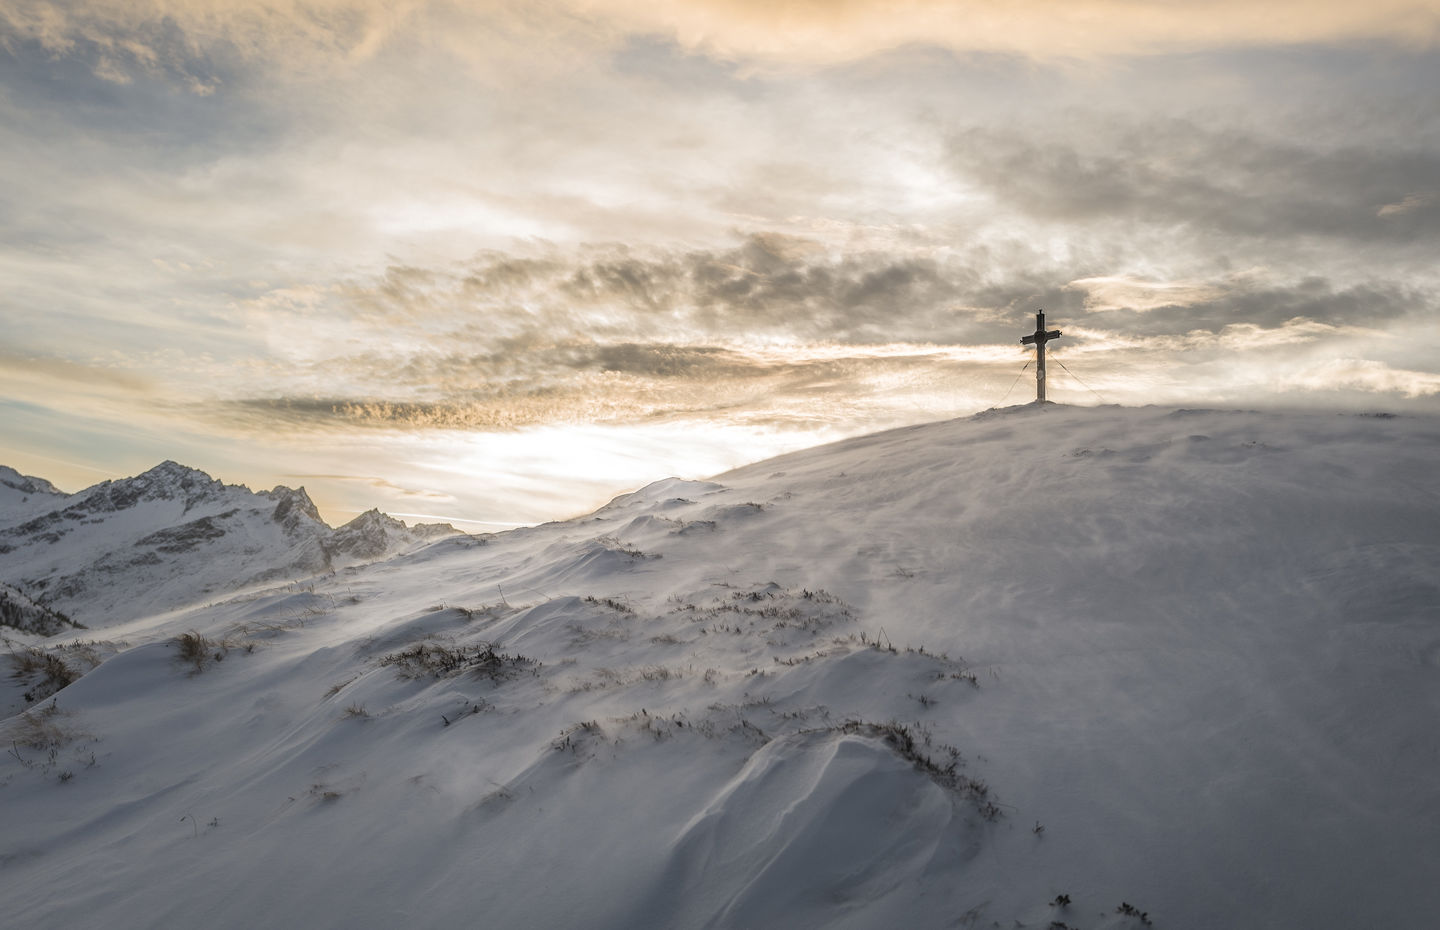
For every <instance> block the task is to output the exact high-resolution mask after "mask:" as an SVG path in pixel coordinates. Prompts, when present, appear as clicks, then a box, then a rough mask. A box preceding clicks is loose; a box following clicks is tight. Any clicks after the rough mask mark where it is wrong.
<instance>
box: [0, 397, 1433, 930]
mask: <svg viewBox="0 0 1440 930" xmlns="http://www.w3.org/2000/svg"><path fill="white" fill-rule="evenodd" d="M1437 459H1440V422H1437V421H1436V420H1434V419H1428V418H1394V417H1359V416H1338V415H1315V414H1309V415H1301V414H1281V413H1254V412H1223V411H1187V410H1173V409H1158V408H1144V409H1118V408H1091V409H1081V408H1067V407H1058V406H1051V407H1045V408H1037V407H1033V406H1026V407H1015V408H1008V409H1005V410H1000V411H991V412H988V413H986V414H981V415H979V416H976V417H972V418H968V419H962V420H954V421H948V422H942V423H935V424H929V425H925V426H919V427H913V428H909V429H903V430H897V431H892V432H888V433H883V434H879V435H875V436H870V437H864V438H860V439H855V440H850V441H847V442H842V443H839V444H835V445H831V446H827V447H822V448H818V449H812V450H808V451H804V452H800V453H796V454H792V455H789V456H784V457H782V458H779V459H775V460H771V461H768V462H764V463H760V464H758V465H754V466H750V467H747V468H743V469H740V470H737V471H734V472H731V473H728V474H725V475H720V476H717V477H715V478H713V479H711V480H709V481H684V480H678V479H667V480H664V481H660V482H657V483H655V484H652V485H650V486H649V487H646V488H644V489H642V490H640V491H637V492H635V493H633V494H629V495H625V496H623V497H621V498H617V499H616V500H615V501H613V502H612V503H611V504H609V505H607V506H606V507H604V508H602V509H601V510H599V511H597V512H596V513H594V514H592V515H589V516H587V517H584V518H580V519H576V520H572V521H568V522H564V523H554V524H547V525H544V526H540V527H533V528H526V529H521V530H516V531H513V532H509V533H504V534H500V535H497V536H493V537H485V538H478V537H469V536H463V535H456V536H450V537H447V538H444V539H439V540H437V541H435V542H433V543H431V544H429V545H427V546H424V547H422V548H418V549H410V550H408V551H405V552H403V553H401V554H400V555H397V556H393V557H390V558H387V559H383V560H381V561H376V562H373V563H369V564H357V565H352V566H349V567H342V568H340V569H338V570H337V571H335V572H334V574H333V575H329V574H327V575H322V576H318V577H315V578H312V579H308V580H305V581H303V582H300V583H293V582H291V583H284V584H276V585H274V586H272V587H268V588H266V587H263V586H262V587H259V588H250V589H248V590H245V591H243V592H239V593H235V594H232V595H228V596H227V595H224V594H223V593H221V592H219V591H213V592H211V593H210V594H208V595H207V600H206V602H204V603H199V604H196V605H195V606H189V607H185V608H182V609H178V610H172V611H170V612H169V613H154V614H153V615H151V614H148V613H147V614H143V615H142V614H138V613H135V614H133V616H132V617H131V619H128V620H125V621H123V622H114V623H112V624H110V625H108V626H107V627H106V628H104V629H100V630H91V631H87V632H85V633H84V634H83V635H84V636H87V637H90V636H93V637H94V639H93V640H91V641H77V640H75V634H74V633H67V634H62V635H60V636H56V637H52V638H51V639H49V640H44V641H39V640H36V641H35V642H36V645H35V646H33V647H32V648H30V649H28V650H26V651H23V652H22V654H21V655H20V656H18V657H17V659H15V660H13V661H14V662H15V664H16V667H17V669H24V674H23V676H22V677H21V678H20V679H18V680H17V681H16V682H15V683H14V689H15V691H16V694H14V695H12V697H11V701H12V704H13V706H15V707H17V709H18V707H20V706H23V704H24V703H25V702H24V701H22V700H21V697H20V695H19V694H18V692H19V690H20V689H21V688H28V689H30V690H29V692H28V693H29V694H30V696H31V697H32V698H35V697H37V696H38V695H37V694H36V692H35V690H34V689H35V688H37V687H40V686H41V685H42V684H43V682H44V680H45V679H46V676H47V675H48V676H51V677H54V675H55V674H57V670H56V669H55V665H56V663H58V664H59V665H61V666H62V667H63V668H64V669H65V670H66V671H67V675H65V676H62V677H69V678H72V679H74V680H73V682H72V683H70V684H68V686H66V687H64V688H63V690H59V691H58V693H56V694H54V695H53V696H51V697H48V698H43V699H40V700H38V701H34V702H32V703H31V706H30V708H29V709H28V710H27V711H25V712H24V713H22V714H17V715H16V716H13V717H11V718H10V719H8V720H6V721H5V722H4V723H3V724H0V727H3V731H4V732H3V733H0V737H3V742H4V743H5V744H7V745H12V743H13V745H12V749H13V751H12V752H10V753H8V754H6V755H4V756H0V809H3V822H4V823H5V825H6V826H5V829H4V831H3V832H0V899H3V900H4V901H5V902H6V905H7V920H9V921H11V922H13V923H14V925H16V926H27V927H30V926H34V927H39V926H64V927H67V928H83V927H113V926H117V925H118V926H165V927H180V926H196V925H205V926H210V927H236V928H240V927H252V926H308V927H335V928H341V927H345V928H354V927H377V928H378V927H393V926H417V927H448V926H488V927H562V926H584V927H591V928H616V930H619V928H633V927H660V926H677V927H679V926H684V927H701V926H706V927H735V928H744V927H786V928H791V927H827V928H828V927H855V928H878V927H902V926H908V927H941V926H962V927H964V926H973V927H994V926H998V927H1003V928H1007V930H1009V928H1014V927H1017V926H1018V927H1036V928H1053V927H1056V926H1057V925H1063V926H1065V927H1070V928H1084V930H1091V928H1118V927H1136V928H1138V927H1141V926H1145V925H1146V924H1147V923H1148V924H1149V925H1151V926H1154V927H1157V928H1196V930H1202V928H1215V927H1247V926H1250V927H1285V928H1288V927H1294V928H1308V927H1314V926H1373V927H1414V926H1425V925H1428V924H1430V923H1432V922H1433V921H1434V920H1435V919H1436V917H1435V915H1436V914H1437V912H1440V885H1437V883H1436V882H1435V881H1434V876H1435V874H1436V869H1437V866H1440V830H1437V824H1440V783H1437V782H1436V780H1435V778H1434V772H1435V771H1436V768H1437V764H1440V730H1437V728H1436V727H1435V725H1434V722H1435V720H1436V715H1437V712H1440V572H1437V571H1436V569H1435V566H1436V565H1437V564H1440V481H1437V478H1436V477H1435V473H1434V467H1433V465H1434V462H1435V461H1437ZM71 535H73V536H76V537H77V538H83V537H84V531H83V527H82V528H77V529H76V530H75V532H74V533H72V534H71ZM44 545H46V544H44V543H41V542H36V541H34V540H32V541H31V542H29V543H27V544H25V545H23V546H19V547H17V548H16V550H15V552H14V553H11V555H12V556H16V557H22V556H23V557H25V558H33V557H34V556H33V553H32V550H33V549H35V548H37V547H43V546H44ZM27 553H29V554H27ZM17 554H18V555H17ZM118 577H125V573H124V571H122V572H120V573H119V575H118ZM206 577H209V576H206ZM131 590H133V589H131ZM193 603H195V602H192V604H193ZM80 606H81V604H80V603H79V602H77V603H76V604H75V605H74V607H75V609H76V610H77V611H78V610H79V609H80ZM81 672H85V674H84V675H83V677H78V678H76V677H75V676H77V675H79V674H80V673H81ZM1142 914H1143V915H1144V916H1143V917H1142V916H1141V915H1142Z"/></svg>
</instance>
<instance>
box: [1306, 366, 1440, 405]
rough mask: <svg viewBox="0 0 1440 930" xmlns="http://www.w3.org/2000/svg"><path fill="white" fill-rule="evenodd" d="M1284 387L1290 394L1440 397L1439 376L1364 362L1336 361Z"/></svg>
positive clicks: (1313, 367) (1312, 369) (1308, 369)
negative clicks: (1350, 392) (1351, 393)
mask: <svg viewBox="0 0 1440 930" xmlns="http://www.w3.org/2000/svg"><path fill="white" fill-rule="evenodd" d="M1282 384H1283V386H1284V387H1285V389H1287V390H1291V391H1306V392H1332V391H1347V390H1348V391H1363V392H1366V393H1371V394H1397V395H1400V396H1402V397H1406V398H1417V397H1433V396H1435V395H1437V394H1440V374H1437V373H1435V372H1431V371H1410V370H1406V369H1399V368H1392V367H1390V366H1389V365H1387V364H1385V363H1384V362H1381V361H1376V360H1374V359H1365V358H1336V359H1329V360H1326V361H1323V362H1321V363H1319V364H1316V365H1310V366H1307V367H1305V368H1302V369H1300V370H1298V371H1293V372H1289V373H1287V374H1286V375H1285V376H1284V378H1283V381H1282Z"/></svg>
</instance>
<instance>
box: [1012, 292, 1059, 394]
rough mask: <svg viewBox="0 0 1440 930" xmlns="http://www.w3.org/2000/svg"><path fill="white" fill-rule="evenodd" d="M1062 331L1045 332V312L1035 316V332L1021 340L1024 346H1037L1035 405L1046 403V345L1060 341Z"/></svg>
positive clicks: (1042, 311)
mask: <svg viewBox="0 0 1440 930" xmlns="http://www.w3.org/2000/svg"><path fill="white" fill-rule="evenodd" d="M1059 338H1060V330H1058V329H1052V330H1050V331H1049V332H1048V333H1047V332H1046V331H1045V311H1044V310H1041V311H1039V312H1038V313H1036V314H1035V332H1033V333H1031V334H1030V335H1028V336H1025V337H1024V338H1022V339H1021V340H1020V344H1021V345H1022V346H1028V345H1033V346H1035V403H1037V404H1043V403H1045V343H1047V342H1049V341H1050V340H1051V339H1059Z"/></svg>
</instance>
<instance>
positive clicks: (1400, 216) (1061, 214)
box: [949, 117, 1440, 249]
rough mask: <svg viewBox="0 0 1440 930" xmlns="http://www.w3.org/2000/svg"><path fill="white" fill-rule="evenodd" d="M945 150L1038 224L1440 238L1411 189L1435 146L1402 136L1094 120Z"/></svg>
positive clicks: (1427, 170) (1436, 215) (1437, 157)
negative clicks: (1363, 137)
mask: <svg viewBox="0 0 1440 930" xmlns="http://www.w3.org/2000/svg"><path fill="white" fill-rule="evenodd" d="M949 153H950V160H951V164H952V166H953V168H954V170H955V172H956V174H957V175H958V176H959V177H960V178H962V179H964V180H966V181H968V182H970V183H973V184H978V185H979V186H980V187H981V188H982V189H983V190H984V191H986V192H987V193H988V194H989V195H990V196H991V197H993V198H994V200H995V202H996V203H997V205H998V206H999V207H1001V208H1002V209H1004V208H1008V209H1012V210H1015V211H1018V212H1019V213H1020V214H1021V215H1024V216H1028V217H1032V218H1035V219H1039V220H1044V221H1058V222H1063V223H1072V224H1092V225H1094V224H1107V225H1111V226H1113V225H1115V224H1128V225H1131V226H1133V227H1137V228H1140V229H1144V228H1150V229H1154V230H1158V231H1161V232H1162V233H1170V232H1171V231H1173V230H1177V229H1178V230H1189V231H1192V232H1193V233H1198V234H1219V235H1224V236H1243V237H1250V238H1256V239H1264V240H1272V239H1276V238H1281V239H1290V240H1293V239H1297V238H1300V237H1323V238H1331V239H1336V240H1348V241H1354V242H1385V243H1388V244H1391V245H1412V246H1413V245H1418V243H1420V242H1424V243H1427V246H1426V248H1432V249H1433V247H1434V244H1435V243H1437V242H1440V210H1434V209H1429V207H1431V206H1433V204H1431V203H1430V202H1428V201H1425V200H1424V199H1423V198H1421V197H1419V196H1417V195H1414V194H1413V193H1411V192H1413V191H1415V190H1417V189H1422V188H1423V187H1424V185H1426V184H1427V183H1432V182H1433V180H1434V178H1436V177H1437V176H1440V152H1436V151H1433V150H1425V149H1422V148H1417V147H1414V146H1413V145H1406V144H1405V143H1403V142H1402V143H1399V144H1397V145H1391V146H1387V147H1384V148H1376V147H1372V146H1362V145H1356V144H1353V143H1348V144H1341V145H1336V146H1333V147H1332V146H1325V145H1315V144H1310V145H1301V144H1299V143H1297V142H1295V141H1292V140H1289V139H1276V138H1270V137H1267V136H1265V135H1262V134H1260V133H1257V132H1254V131H1247V130H1242V129H1236V128H1223V129H1216V128H1211V127H1207V126H1202V125H1201V124H1199V123H1198V122H1195V121H1193V120H1188V119H1180V118H1169V119H1165V118H1151V119H1147V120H1145V121H1143V122H1138V121H1136V122H1132V121H1129V120H1122V119H1119V118H1115V117H1096V118H1095V119H1094V120H1093V122H1092V123H1091V124H1090V125H1088V126H1086V127H1085V131H1084V132H1083V133H1080V132H1074V131H1071V132H1070V134H1069V136H1068V137H1066V136H1061V135H1058V134H1056V133H1053V132H1044V131H1039V130H1035V131H1022V130H1019V129H1014V128H1009V127H1002V126H996V125H992V126H987V127H972V128H968V129H964V130H959V131H957V132H955V133H954V134H953V135H952V136H951V138H950V142H949ZM1391 207H1393V209H1391Z"/></svg>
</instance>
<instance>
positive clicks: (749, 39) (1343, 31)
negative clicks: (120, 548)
mask: <svg viewBox="0 0 1440 930" xmlns="http://www.w3.org/2000/svg"><path fill="white" fill-rule="evenodd" d="M177 31H178V38H177ZM6 34H8V35H9V36H11V37H13V36H19V37H22V38H23V39H25V40H29V41H35V42H38V43H40V44H41V45H43V46H44V47H46V48H48V49H50V50H52V51H57V52H70V51H73V50H75V49H76V48H77V46H80V45H84V46H87V47H88V50H89V53H90V54H92V55H93V56H94V57H95V63H94V68H95V71H96V73H97V74H99V75H100V76H102V77H107V78H109V79H111V80H117V81H125V80H128V72H129V70H130V69H136V70H141V71H152V72H153V71H160V70H171V71H172V72H174V71H179V72H180V73H185V69H184V68H183V67H182V68H176V67H175V62H174V61H173V60H167V59H174V58H176V57H177V56H178V57H181V58H183V57H184V56H187V55H189V56H195V57H199V56H201V55H202V54H203V53H205V52H207V51H209V50H212V49H214V48H217V47H219V46H221V45H223V46H225V47H227V48H228V49H230V50H233V52H235V53H236V54H238V55H240V56H241V57H242V58H254V57H259V58H263V59H265V60H266V61H267V63H270V64H274V65H276V66H278V67H280V68H281V69H283V70H285V71H289V72H292V73H301V74H303V73H307V72H312V71H316V70H319V71H325V70H328V69H330V68H333V67H336V66H345V65H349V64H355V63H360V62H364V61H366V60H369V59H371V58H372V57H374V56H376V55H377V54H379V53H380V52H381V51H382V50H383V49H384V48H385V47H386V46H387V45H388V44H390V43H392V42H394V41H396V40H397V39H398V38H400V37H406V36H422V37H424V38H426V39H427V40H428V41H429V42H431V43H432V44H434V45H436V46H438V47H442V48H445V49H447V50H449V51H451V52H452V53H456V54H459V55H461V56H464V57H468V58H469V59H470V60H472V61H474V62H476V63H477V64H483V63H484V62H486V61H494V55H495V53H496V49H497V48H500V47H503V46H511V47H519V46H525V47H529V48H531V49H532V50H533V49H535V48H537V47H545V46H551V48H550V50H551V51H552V52H554V53H555V54H553V55H551V56H549V58H553V59H554V60H555V62H556V63H557V64H556V67H571V66H573V65H564V62H565V61H566V60H568V59H569V57H570V56H571V55H572V54H573V52H574V50H575V49H576V48H581V47H585V46H589V47H590V48H592V49H593V50H595V51H597V52H599V53H604V51H605V50H606V49H608V48H610V47H612V46H613V45H614V43H615V42H617V41H619V40H621V39H623V37H624V36H626V35H633V34H653V35H661V36H673V37H674V38H675V39H676V40H677V41H678V42H680V43H681V44H682V45H684V46H686V47H689V48H694V49H699V50H702V51H705V52H708V53H712V54H716V55H719V56H722V57H729V58H736V59H741V60H747V61H751V62H756V63H760V64H764V65H771V66H776V65H778V66H786V65H805V64H829V63H835V62H840V61H847V60H853V59H858V58H863V57H865V56H868V55H872V54H875V53H878V52H883V51H887V50H890V49H895V48H900V47H903V46H906V45H912V44H929V45H938V46H942V47H948V48H951V49H955V50H957V51H998V52H1007V53H1016V54H1023V55H1030V56H1034V57H1037V58H1070V59H1081V60H1084V59H1094V58H1099V57H1104V56H1107V55H1136V54H1153V53H1161V52H1174V51H1181V52H1183V51H1193V50H1197V49H1203V48H1211V47H1221V46H1234V45H1242V46H1255V45H1273V44H1295V43H1335V42H1346V41H1370V40H1384V41H1391V42H1396V43H1399V44H1402V45H1407V46H1411V47H1424V48H1429V47H1433V46H1435V45H1436V44H1437V42H1440V2H1437V0H1371V2H1369V3H1364V4H1360V3H1353V2H1350V0H1274V2H1270V3H1255V2H1253V0H1195V2H1187V3H1155V2H1153V0H1018V2H1008V3H995V2H984V0H960V2H956V0H885V2H873V0H684V2H673V3H653V2H651V0H556V2H552V3H546V4H536V3H524V2H518V0H470V2H466V0H248V2H245V0H76V2H65V0H60V2H53V0H12V2H9V3H6V4H4V5H3V6H0V42H4V41H5V40H6ZM561 44H563V45H565V46H568V47H569V50H568V51H567V52H566V53H565V54H560V53H559V52H558V51H557V48H556V46H558V45H561ZM540 59H546V56H538V58H537V56H534V55H530V56H528V57H527V58H526V59H525V60H526V62H527V66H528V67H537V66H540V65H542V64H543V61H541V60H540ZM192 77H193V75H192ZM192 83H193V84H194V89H195V90H197V91H199V92H202V93H203V92H206V91H207V90H209V89H211V88H213V84H210V83H208V82H207V81H206V80H204V79H199V80H197V81H195V82H192Z"/></svg>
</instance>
